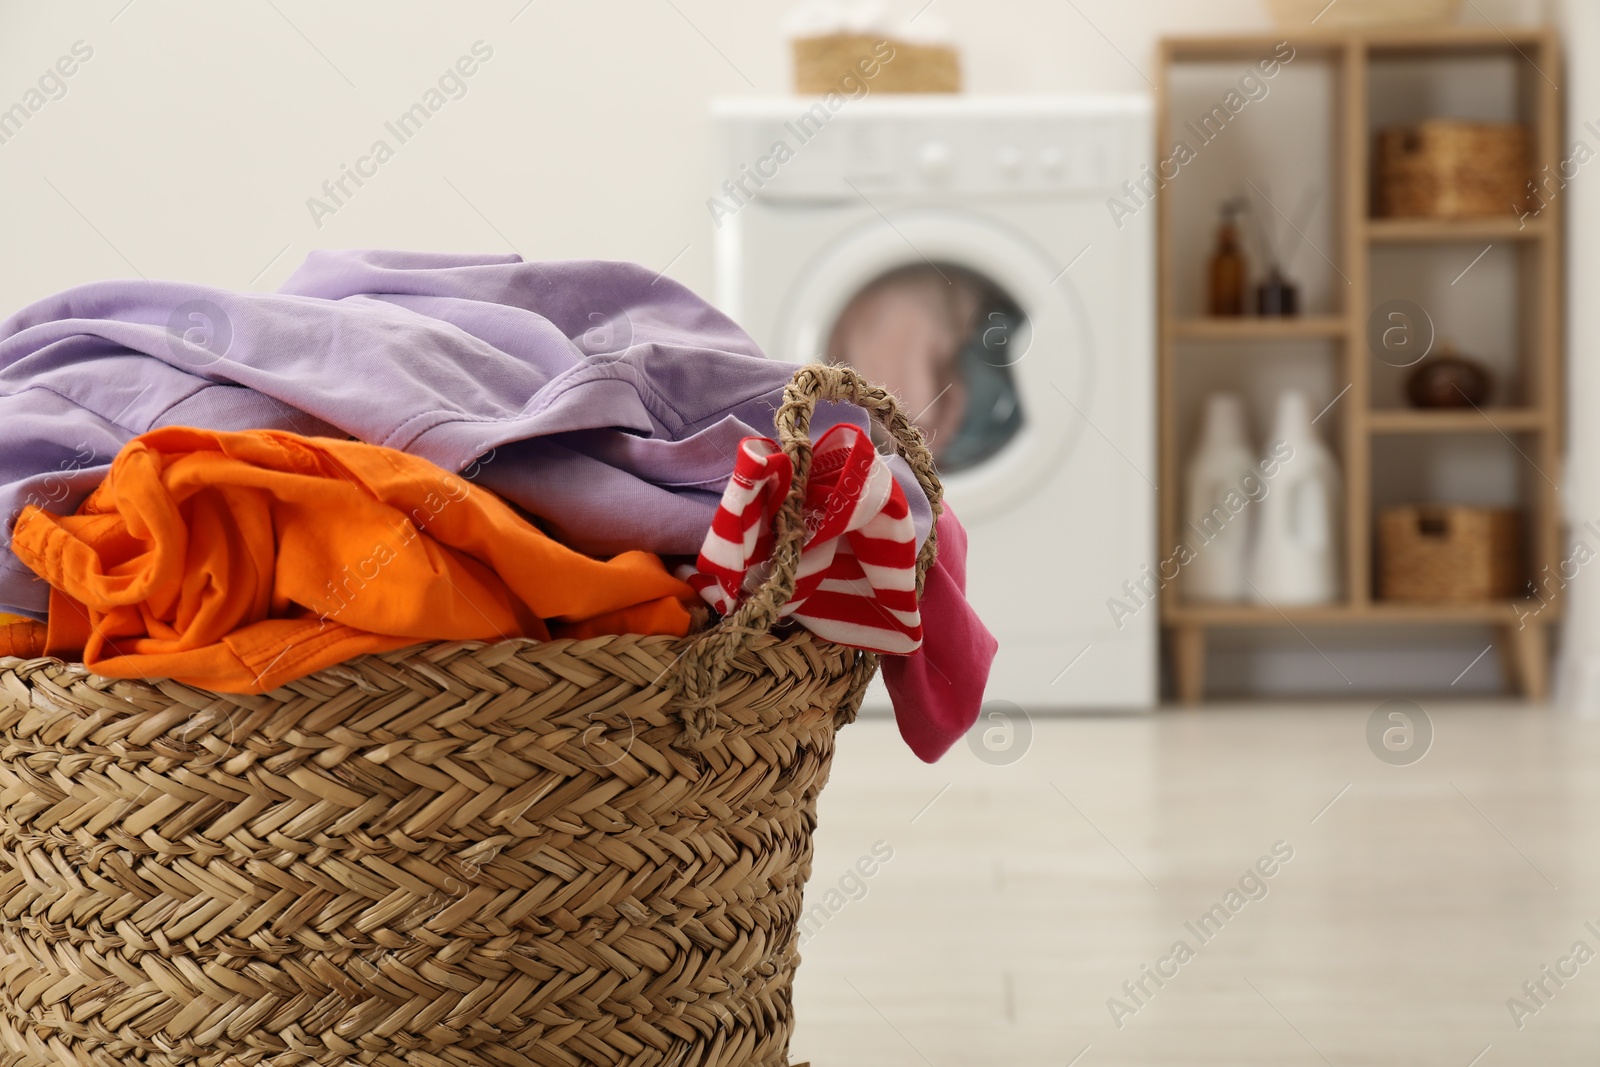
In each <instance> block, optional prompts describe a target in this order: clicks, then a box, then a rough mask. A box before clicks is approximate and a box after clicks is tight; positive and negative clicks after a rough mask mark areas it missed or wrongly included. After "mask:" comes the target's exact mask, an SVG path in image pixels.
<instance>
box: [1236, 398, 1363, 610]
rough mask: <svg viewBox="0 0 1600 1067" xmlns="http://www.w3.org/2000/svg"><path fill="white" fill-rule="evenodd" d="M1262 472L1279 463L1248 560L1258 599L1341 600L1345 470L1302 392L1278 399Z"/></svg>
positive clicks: (1252, 591) (1269, 601)
mask: <svg viewBox="0 0 1600 1067" xmlns="http://www.w3.org/2000/svg"><path fill="white" fill-rule="evenodd" d="M1266 451H1267V459H1266V460H1265V461H1264V467H1263V472H1265V471H1266V470H1270V469H1271V468H1272V466H1273V465H1274V463H1273V461H1274V460H1277V461H1279V462H1277V463H1276V467H1277V470H1276V472H1275V475H1274V477H1272V478H1271V479H1270V480H1269V482H1268V484H1269V486H1270V490H1269V492H1268V494H1267V496H1266V498H1265V499H1264V500H1262V501H1261V503H1260V504H1258V505H1256V506H1257V507H1258V508H1259V509H1260V515H1259V517H1258V522H1257V524H1256V542H1255V546H1254V548H1253V549H1252V550H1251V554H1250V586H1251V589H1250V594H1251V598H1252V599H1253V600H1256V601H1258V602H1262V603H1267V604H1272V605H1273V606H1275V607H1282V606H1283V605H1285V604H1326V603H1329V602H1331V601H1334V600H1337V599H1338V597H1339V536H1338V530H1339V514H1340V510H1341V509H1340V506H1339V492H1340V490H1339V466H1338V464H1337V463H1336V462H1335V461H1334V458H1333V453H1332V452H1331V451H1329V450H1328V446H1327V445H1325V444H1323V443H1322V438H1320V437H1319V436H1318V435H1317V431H1316V429H1315V428H1314V427H1313V426H1312V425H1311V405H1310V402H1309V401H1307V399H1306V395H1305V394H1304V393H1302V392H1300V391H1299V390H1298V389H1288V390H1285V391H1284V392H1282V393H1280V394H1279V395H1278V413H1277V418H1276V419H1275V421H1274V423H1273V427H1272V436H1271V439H1270V440H1269V441H1268V443H1267V449H1266Z"/></svg>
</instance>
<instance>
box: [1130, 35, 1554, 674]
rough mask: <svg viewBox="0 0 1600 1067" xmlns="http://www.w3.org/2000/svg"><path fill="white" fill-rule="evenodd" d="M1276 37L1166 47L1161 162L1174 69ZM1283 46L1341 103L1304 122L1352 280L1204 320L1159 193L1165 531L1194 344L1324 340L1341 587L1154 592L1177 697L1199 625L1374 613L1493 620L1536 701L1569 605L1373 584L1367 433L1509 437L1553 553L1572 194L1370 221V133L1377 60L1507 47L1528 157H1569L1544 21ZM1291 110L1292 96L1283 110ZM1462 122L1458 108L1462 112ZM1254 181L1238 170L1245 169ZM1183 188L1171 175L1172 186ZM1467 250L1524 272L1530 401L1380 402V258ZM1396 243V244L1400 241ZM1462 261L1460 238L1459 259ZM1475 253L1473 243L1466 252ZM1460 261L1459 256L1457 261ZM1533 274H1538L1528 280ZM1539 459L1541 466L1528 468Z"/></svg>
mask: <svg viewBox="0 0 1600 1067" xmlns="http://www.w3.org/2000/svg"><path fill="white" fill-rule="evenodd" d="M1283 40H1284V35H1283V34H1273V35H1270V36H1267V35H1263V36H1232V37H1214V38H1174V39H1168V40H1165V41H1163V42H1162V44H1161V48H1160V69H1161V78H1160V84H1159V101H1158V111H1157V123H1156V128H1157V137H1158V141H1159V142H1160V143H1159V144H1158V146H1157V147H1158V158H1161V157H1162V156H1164V155H1165V154H1166V153H1167V152H1168V150H1169V149H1170V148H1171V145H1172V141H1173V137H1174V130H1175V129H1176V128H1177V127H1176V123H1177V122H1179V121H1182V120H1183V119H1185V118H1188V116H1185V115H1177V114H1175V113H1174V110H1173V101H1172V95H1173V94H1172V84H1173V82H1172V77H1173V73H1174V70H1175V69H1177V68H1180V67H1182V65H1184V64H1201V65H1205V64H1211V65H1215V64H1238V65H1245V64H1249V63H1251V62H1252V61H1254V60H1257V59H1258V58H1259V57H1261V56H1264V55H1271V54H1272V53H1273V51H1274V48H1275V47H1276V46H1277V44H1278V43H1279V42H1280V41H1283ZM1289 40H1290V42H1291V44H1292V45H1293V46H1294V48H1295V49H1296V52H1297V54H1298V55H1299V56H1301V57H1307V58H1310V59H1313V60H1315V61H1317V62H1320V63H1322V64H1323V65H1325V66H1327V67H1329V68H1331V71H1332V76H1333V78H1334V81H1335V82H1336V89H1335V91H1334V92H1333V94H1332V106H1331V109H1330V110H1331V113H1328V114H1315V115H1313V114H1308V115H1306V116H1305V121H1306V122H1317V123H1324V124H1326V125H1327V128H1328V131H1329V134H1330V137H1331V140H1332V142H1333V144H1334V146H1335V150H1334V158H1335V160H1336V166H1335V168H1334V169H1335V170H1336V173H1334V174H1331V175H1328V179H1329V180H1330V181H1331V182H1332V184H1333V186H1334V187H1335V188H1337V190H1338V196H1337V208H1336V211H1335V216H1336V219H1337V221H1336V223H1335V232H1336V235H1337V240H1336V242H1335V245H1334V247H1332V248H1329V249H1328V254H1329V256H1330V257H1331V259H1330V262H1335V261H1336V266H1335V269H1336V270H1337V271H1338V272H1339V276H1340V278H1341V279H1342V281H1341V282H1340V284H1339V285H1338V287H1337V288H1338V290H1339V292H1340V299H1341V301H1342V304H1343V306H1342V307H1340V308H1338V309H1336V310H1335V311H1334V312H1333V313H1331V314H1330V313H1322V314H1314V315H1311V316H1309V317H1306V318H1299V319H1289V320H1263V319H1232V320H1229V319H1208V318H1197V317H1195V310H1196V309H1194V308H1192V307H1184V308H1180V307H1179V300H1178V298H1177V290H1178V288H1179V287H1178V284H1177V272H1178V271H1179V270H1185V271H1190V272H1192V271H1195V270H1198V269H1202V268H1203V264H1197V263H1189V262H1185V263H1182V264H1179V263H1177V262H1176V261H1175V252H1174V244H1175V242H1174V224H1173V206H1172V199H1173V191H1172V187H1171V185H1170V184H1169V185H1166V186H1162V187H1161V188H1160V189H1159V191H1158V192H1157V195H1156V200H1157V204H1158V219H1159V223H1158V232H1159V247H1158V275H1159V276H1158V284H1159V292H1160V301H1159V308H1160V349H1159V396H1158V403H1159V422H1160V427H1161V441H1160V477H1159V479H1158V480H1159V483H1160V489H1159V496H1160V514H1161V519H1160V522H1161V542H1162V544H1163V545H1164V546H1173V545H1176V544H1177V543H1178V542H1179V541H1180V540H1181V538H1182V533H1181V531H1182V512H1181V510H1180V509H1181V507H1182V504H1183V500H1182V483H1183V472H1184V466H1185V459H1186V456H1187V453H1186V451H1185V450H1186V449H1187V448H1188V447H1189V446H1190V444H1191V442H1190V441H1187V440H1180V439H1179V427H1180V425H1181V424H1182V422H1181V419H1180V414H1181V412H1182V411H1186V410H1189V407H1188V406H1189V405H1193V404H1196V403H1198V398H1197V397H1194V396H1184V395H1181V394H1180V387H1179V380H1180V374H1179V372H1180V370H1181V369H1182V367H1183V361H1184V360H1185V358H1186V357H1187V358H1205V353H1204V352H1202V351H1197V349H1196V346H1197V345H1198V344H1207V345H1210V346H1212V347H1213V348H1214V347H1215V346H1216V345H1217V344H1218V343H1221V344H1234V345H1237V346H1238V349H1239V350H1241V351H1248V352H1250V353H1252V355H1251V356H1250V357H1249V358H1257V359H1261V360H1267V361H1270V360H1271V359H1272V358H1273V355H1274V352H1275V351H1277V350H1279V349H1281V348H1282V346H1283V345H1285V344H1288V343H1294V344H1299V345H1302V346H1303V345H1304V344H1306V343H1320V344H1323V345H1326V346H1327V347H1328V348H1329V350H1330V352H1331V353H1332V354H1331V357H1330V358H1332V359H1333V360H1334V361H1335V377H1336V378H1337V379H1338V381H1339V382H1340V383H1344V382H1348V383H1349V390H1348V393H1346V394H1344V395H1343V398H1342V400H1340V401H1339V404H1340V405H1341V407H1340V409H1339V412H1338V416H1337V419H1336V423H1337V427H1336V429H1334V430H1333V432H1332V434H1331V437H1332V440H1331V442H1330V443H1331V444H1333V446H1334V447H1335V450H1336V451H1337V452H1338V453H1339V458H1340V464H1341V470H1342V474H1343V477H1344V488H1345V494H1344V501H1343V503H1344V521H1345V529H1344V531H1343V533H1344V536H1343V545H1344V549H1343V551H1344V560H1343V563H1344V568H1343V572H1344V579H1345V589H1344V596H1343V598H1342V599H1341V600H1340V601H1339V602H1337V603H1332V604H1322V605H1317V606H1314V607H1292V606H1283V607H1281V609H1280V608H1279V607H1276V606H1273V605H1268V604H1227V605H1211V604H1192V603H1185V602H1184V601H1183V600H1182V599H1181V598H1182V588H1181V584H1182V583H1181V582H1173V583H1169V584H1168V585H1167V586H1166V587H1165V588H1164V589H1163V591H1162V594H1161V597H1162V600H1161V604H1162V609H1161V610H1162V621H1163V624H1164V626H1165V628H1166V632H1167V636H1168V639H1169V642H1170V644H1169V648H1170V652H1171V654H1172V663H1173V668H1174V677H1175V680H1176V687H1177V690H1178V693H1177V695H1178V698H1179V699H1180V700H1181V701H1182V702H1184V703H1189V704H1192V703H1196V702H1198V701H1199V700H1200V699H1201V698H1202V696H1203V694H1204V690H1205V666H1206V635H1207V631H1208V630H1211V629H1216V628H1229V627H1276V626H1294V627H1296V628H1298V627H1301V626H1308V625H1315V626H1324V625H1344V624H1365V625H1372V626H1408V625H1429V626H1438V625H1441V624H1455V623H1464V624H1475V625H1491V626H1494V627H1497V631H1496V632H1497V634H1498V642H1499V645H1500V649H1501V655H1502V662H1503V663H1504V664H1505V665H1506V666H1507V668H1508V673H1509V675H1510V676H1511V680H1512V681H1513V682H1514V683H1515V684H1516V685H1518V686H1519V687H1520V689H1521V690H1522V692H1524V693H1525V694H1526V695H1527V696H1528V697H1530V698H1532V699H1539V698H1542V697H1543V696H1544V695H1545V694H1546V692H1547V685H1548V671H1549V667H1548V643H1547V642H1548V637H1547V634H1548V627H1549V624H1550V623H1551V622H1553V621H1555V620H1556V618H1557V617H1558V615H1559V606H1560V605H1559V602H1551V603H1545V602H1542V601H1540V600H1533V599H1529V600H1520V599H1519V600H1512V601H1499V602H1493V603H1485V604H1466V605H1455V604H1451V605H1443V604H1441V605H1433V604H1410V603H1394V602H1384V601H1382V600H1379V599H1378V598H1377V597H1376V595H1375V592H1374V579H1373V572H1374V561H1373V539H1374V535H1373V529H1374V522H1375V514H1374V512H1375V508H1374V505H1373V477H1372V473H1373V472H1372V453H1373V446H1374V444H1375V443H1378V442H1381V441H1393V440H1395V439H1398V438H1405V437H1428V438H1430V439H1432V440H1435V441H1440V440H1441V439H1445V437H1446V435H1480V434H1482V435H1492V436H1496V437H1504V438H1506V439H1508V440H1511V441H1514V442H1515V444H1516V447H1517V450H1518V452H1519V453H1521V455H1522V456H1523V458H1524V459H1526V460H1527V462H1528V465H1529V468H1530V469H1527V470H1525V471H1523V472H1522V473H1523V475H1525V477H1523V478H1522V488H1523V490H1524V499H1525V504H1524V507H1525V508H1526V511H1527V513H1528V523H1527V531H1526V532H1527V538H1526V540H1527V545H1526V549H1527V556H1528V559H1527V567H1526V569H1527V572H1528V578H1529V579H1532V578H1533V577H1534V576H1535V575H1537V574H1539V573H1540V572H1541V570H1542V569H1543V568H1545V567H1547V566H1549V567H1552V568H1553V567H1554V565H1555V564H1556V563H1557V561H1558V560H1559V558H1560V556H1559V534H1560V517H1559V512H1558V502H1557V500H1556V495H1555V490H1554V488H1553V486H1551V485H1550V484H1549V479H1548V478H1546V477H1544V476H1543V472H1546V471H1548V472H1552V473H1553V472H1555V471H1556V470H1557V469H1558V466H1559V458H1560V446H1561V439H1560V434H1561V409H1560V403H1561V397H1560V380H1561V353H1562V328H1561V312H1562V304H1561V301H1562V295H1561V294H1562V248H1561V241H1562V221H1561V220H1562V206H1563V204H1562V201H1561V200H1560V199H1557V200H1555V201H1554V202H1552V203H1551V204H1550V205H1548V206H1547V207H1546V208H1545V209H1544V211H1543V212H1542V213H1541V214H1540V215H1539V216H1537V217H1536V218H1527V219H1523V218H1519V216H1517V215H1515V214H1512V213H1511V211H1512V209H1511V207H1510V205H1508V206H1507V214H1506V216H1505V217H1504V218H1498V217H1497V218H1488V219H1469V220H1460V221H1453V220H1452V221H1438V220H1431V219H1378V218H1373V217H1372V214H1371V211H1370V209H1369V204H1370V187H1371V180H1370V174H1371V172H1372V159H1371V153H1372V146H1373V141H1374V135H1375V132H1376V131H1375V130H1373V129H1372V128H1371V123H1370V121H1369V103H1370V101H1369V80H1370V77H1371V68H1372V65H1373V64H1374V63H1375V62H1377V63H1381V62H1385V61H1389V60H1396V59H1402V60H1422V61H1427V60H1431V59H1446V60H1448V59H1452V58H1454V59H1460V58H1463V57H1483V56H1504V57H1515V59H1516V62H1517V63H1518V64H1519V65H1521V64H1525V69H1523V68H1522V67H1520V66H1519V69H1520V70H1521V77H1520V78H1519V101H1520V104H1521V108H1520V110H1521V113H1522V114H1523V115H1524V121H1527V122H1529V124H1530V126H1531V127H1532V128H1533V130H1534V137H1535V151H1534V161H1535V169H1536V170H1537V169H1538V168H1539V167H1541V166H1543V165H1545V164H1547V163H1548V164H1552V165H1553V164H1555V163H1557V162H1559V161H1560V159H1561V158H1562V156H1563V152H1562V147H1563V146H1562V143H1561V105H1560V100H1559V96H1558V91H1557V89H1556V84H1558V83H1559V81H1560V74H1559V70H1560V54H1559V49H1558V46H1557V41H1556V39H1555V37H1554V36H1553V34H1551V33H1550V32H1549V31H1546V30H1542V29H1536V30H1528V29H1522V30H1507V31H1506V32H1505V33H1504V34H1502V33H1501V32H1500V31H1499V30H1496V29H1494V28H1491V27H1485V28H1483V29H1477V28H1468V27H1449V28H1441V29H1432V30H1405V31H1398V32H1382V33H1378V32H1373V33H1331V32H1319V33H1310V34H1294V35H1291V36H1290V37H1289ZM1280 106H1283V105H1280ZM1453 117H1460V116H1453ZM1245 177H1247V175H1243V174H1241V175H1240V180H1241V181H1242V180H1243V179H1244V178H1245ZM1172 184H1175V183H1172ZM1460 244H1468V245H1471V244H1482V245H1493V246H1495V247H1505V248H1508V249H1510V250H1511V251H1513V252H1514V253H1515V254H1516V255H1517V256H1518V257H1520V258H1519V260H1518V264H1519V267H1518V270H1519V277H1520V278H1521V279H1522V280H1521V283H1520V284H1519V285H1518V286H1517V287H1516V288H1515V290H1514V291H1512V292H1509V293H1507V294H1506V296H1505V299H1506V301H1507V309H1506V314H1508V315H1514V316H1515V317H1516V319H1517V320H1518V322H1519V324H1520V325H1521V327H1522V331H1521V332H1522V338H1523V340H1522V344H1521V351H1520V352H1519V353H1518V360H1519V372H1520V373H1519V377H1520V386H1521V388H1520V392H1521V395H1520V397H1518V398H1517V399H1516V400H1515V401H1514V402H1512V403H1510V404H1501V405H1499V406H1493V407H1485V408H1483V409H1481V410H1474V409H1471V408H1468V409H1465V410H1453V411H1419V410H1413V409H1409V408H1398V407H1384V406H1376V405H1375V404H1374V399H1373V388H1372V386H1373V367H1374V364H1375V362H1376V361H1375V359H1374V356H1373V354H1372V353H1371V352H1370V351H1369V349H1368V345H1369V341H1368V319H1369V316H1370V315H1371V314H1372V311H1373V308H1374V307H1375V306H1376V305H1377V304H1379V303H1382V302H1383V301H1384V299H1386V298H1387V297H1386V294H1375V293H1373V292H1372V261H1373V257H1374V256H1377V255H1380V254H1385V252H1384V250H1386V249H1391V248H1400V247H1403V246H1418V247H1421V248H1424V249H1427V248H1433V247H1439V248H1441V250H1442V251H1448V248H1447V247H1446V246H1451V245H1460ZM1390 254H1392V253H1390ZM1453 254H1454V255H1456V256H1460V255H1461V254H1462V253H1461V251H1460V250H1456V251H1455V252H1454V253H1453ZM1469 255H1470V253H1469ZM1452 262H1453V260H1452ZM1530 274H1533V275H1535V276H1536V278H1537V281H1535V282H1531V283H1530V281H1529V280H1528V279H1529V276H1530ZM1532 468H1537V469H1532Z"/></svg>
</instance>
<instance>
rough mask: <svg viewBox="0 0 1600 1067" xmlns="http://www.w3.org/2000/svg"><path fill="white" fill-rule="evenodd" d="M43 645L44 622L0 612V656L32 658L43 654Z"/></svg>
mask: <svg viewBox="0 0 1600 1067" xmlns="http://www.w3.org/2000/svg"><path fill="white" fill-rule="evenodd" d="M44 646H45V627H44V623H42V622H34V621H33V620H32V619H25V618H23V617H22V616H21V615H6V614H4V613H0V656H19V657H21V658H22V659H33V658H34V657H35V656H42V655H44Z"/></svg>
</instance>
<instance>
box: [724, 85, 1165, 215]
mask: <svg viewBox="0 0 1600 1067" xmlns="http://www.w3.org/2000/svg"><path fill="white" fill-rule="evenodd" d="M831 102H832V104H833V105H835V106H833V107H831V108H830V106H829V101H828V100H827V99H823V100H817V99H814V98H793V99H790V100H772V101H742V100H741V101H729V102H727V103H726V104H724V105H720V106H719V108H718V112H719V117H721V118H722V119H723V120H724V121H725V123H726V126H725V129H726V130H727V131H728V133H729V134H730V135H729V136H727V137H726V138H725V142H724V152H725V156H726V162H725V167H726V171H725V173H723V174H721V175H719V176H718V177H719V178H721V179H722V180H723V181H724V182H725V185H724V188H723V192H724V194H725V195H734V194H735V193H736V194H737V196H738V198H739V199H740V200H741V201H748V200H750V199H804V200H817V199H832V198H858V197H861V196H866V197H868V198H869V199H870V198H871V197H872V195H873V193H874V192H878V193H884V194H895V195H906V196H921V195H930V196H937V195H940V194H961V195H965V196H975V195H976V196H982V195H1000V194H1007V193H1010V194H1050V193H1056V194H1066V193H1088V192H1102V191H1105V190H1113V189H1116V188H1118V187H1120V186H1121V185H1122V183H1123V182H1125V181H1128V180H1130V179H1135V180H1137V179H1138V178H1139V177H1140V171H1141V168H1142V167H1143V166H1144V165H1145V164H1146V163H1148V162H1149V161H1150V158H1151V146H1150V145H1147V144H1131V143H1128V142H1129V137H1128V134H1127V131H1128V129H1129V124H1128V122H1127V121H1126V118H1127V115H1128V114H1129V112H1130V111H1132V112H1138V113H1140V114H1147V113H1148V111H1149V104H1148V102H1147V101H1146V100H1144V99H1143V98H1141V97H1127V96H1110V97H1105V98H1099V97H1096V98H1060V99H1059V100H1054V101H1052V100H1049V99H1043V98H1041V99H1039V100H1035V101H1031V102H1030V103H1029V106H1026V107H1022V108H1018V107H1016V106H1015V105H1013V106H1010V107H1006V106H1002V105H1001V104H1000V103H998V101H985V100H984V99H983V98H950V99H948V100H942V99H927V98H919V99H916V100H881V99H873V98H870V97H867V98H862V99H859V100H855V99H850V98H845V97H834V98H833V99H832V101H831ZM1052 105H1053V106H1052Z"/></svg>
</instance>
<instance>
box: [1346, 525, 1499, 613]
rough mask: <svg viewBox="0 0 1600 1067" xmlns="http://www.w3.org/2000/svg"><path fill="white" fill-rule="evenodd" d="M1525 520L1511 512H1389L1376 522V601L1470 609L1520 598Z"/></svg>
mask: <svg viewBox="0 0 1600 1067" xmlns="http://www.w3.org/2000/svg"><path fill="white" fill-rule="evenodd" d="M1521 561H1522V516H1521V514H1520V513H1518V512H1517V511H1516V510H1515V509H1512V508H1476V507H1466V506H1463V505H1457V504H1451V505H1432V506H1420V507H1399V508H1387V509H1385V510H1384V512H1383V514H1382V515H1381V516H1379V518H1378V595H1379V597H1381V598H1382V599H1384V600H1409V601H1420V602H1426V603H1435V604H1437V603H1456V604H1472V603H1481V602H1483V601H1485V600H1501V599H1506V598H1509V597H1512V596H1515V595H1516V593H1517V583H1518V579H1519V576H1520V574H1521Z"/></svg>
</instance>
